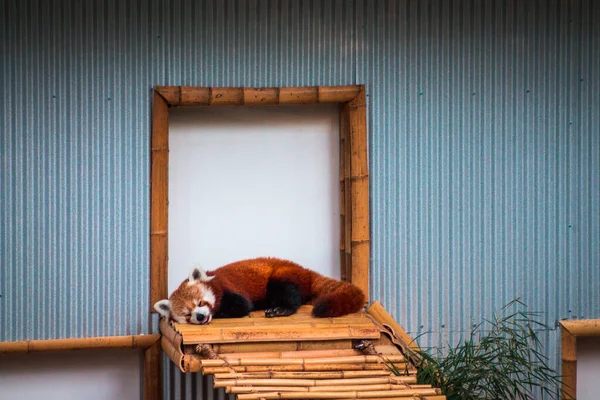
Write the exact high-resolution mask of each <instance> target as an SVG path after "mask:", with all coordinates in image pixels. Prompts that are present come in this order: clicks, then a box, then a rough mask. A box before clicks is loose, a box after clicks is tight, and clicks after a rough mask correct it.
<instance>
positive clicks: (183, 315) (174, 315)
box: [154, 258, 366, 324]
mask: <svg viewBox="0 0 600 400" xmlns="http://www.w3.org/2000/svg"><path fill="white" fill-rule="evenodd" d="M365 301H366V299H365V295H364V293H363V292H362V290H361V289H360V288H358V287H357V286H355V285H353V284H351V283H348V282H343V281H339V280H336V279H332V278H328V277H325V276H323V275H320V274H318V273H317V272H314V271H311V270H309V269H306V268H304V267H302V266H300V265H298V264H296V263H294V262H292V261H288V260H282V259H278V258H255V259H251V260H243V261H237V262H234V263H231V264H228V265H225V266H223V267H220V268H218V269H216V270H214V271H211V272H210V271H209V272H208V273H207V272H205V271H203V270H202V269H201V268H199V267H196V268H194V269H193V270H192V272H191V273H190V276H189V278H188V279H186V280H185V281H183V282H182V283H181V285H179V287H178V288H177V289H175V291H174V292H173V293H172V294H171V296H170V297H169V299H168V300H167V299H165V300H161V301H158V302H157V303H156V304H154V308H155V309H156V311H158V312H159V313H160V314H161V315H162V316H164V317H165V318H167V319H170V320H173V321H175V322H179V323H182V324H183V323H192V324H208V323H209V322H210V321H211V320H212V318H240V317H244V316H246V315H248V314H249V313H250V311H254V310H264V311H265V316H266V317H269V318H270V317H280V316H288V315H292V314H294V313H295V312H296V311H297V310H298V308H299V307H300V306H301V305H302V304H313V310H312V315H313V316H315V317H339V316H342V315H346V314H350V313H354V312H357V311H359V310H360V309H361V308H362V307H363V306H364V304H365Z"/></svg>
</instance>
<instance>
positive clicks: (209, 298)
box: [202, 285, 216, 307]
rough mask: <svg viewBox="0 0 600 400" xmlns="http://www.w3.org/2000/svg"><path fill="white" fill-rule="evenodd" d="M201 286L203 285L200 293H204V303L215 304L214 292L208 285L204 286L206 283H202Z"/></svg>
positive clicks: (212, 305)
mask: <svg viewBox="0 0 600 400" xmlns="http://www.w3.org/2000/svg"><path fill="white" fill-rule="evenodd" d="M202 286H204V287H203V288H202V289H203V290H202V293H203V294H204V295H203V296H202V300H203V301H204V302H205V303H208V304H210V306H211V307H214V306H215V301H216V298H215V293H214V292H213V291H212V289H211V288H209V287H208V286H206V285H202Z"/></svg>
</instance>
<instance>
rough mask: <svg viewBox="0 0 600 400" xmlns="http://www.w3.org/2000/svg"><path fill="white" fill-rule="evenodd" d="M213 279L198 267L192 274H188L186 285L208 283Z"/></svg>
mask: <svg viewBox="0 0 600 400" xmlns="http://www.w3.org/2000/svg"><path fill="white" fill-rule="evenodd" d="M213 278H214V276H208V275H206V271H204V270H203V269H202V268H200V267H194V269H193V270H192V272H190V277H189V278H188V283H189V284H193V283H197V282H209V281H211V280H212V279H213Z"/></svg>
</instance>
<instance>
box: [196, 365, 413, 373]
mask: <svg viewBox="0 0 600 400" xmlns="http://www.w3.org/2000/svg"><path fill="white" fill-rule="evenodd" d="M396 366H397V367H398V368H400V369H402V370H405V369H406V368H407V365H406V364H405V363H398V364H396ZM384 368H386V367H385V366H384V365H383V364H320V365H319V364H314V365H312V364H304V365H302V364H288V365H248V366H232V367H202V373H204V374H206V375H212V374H218V373H228V372H266V371H277V372H296V371H365V370H377V371H382V370H384ZM386 371H387V369H386ZM387 372H389V371H387ZM416 373H417V372H416V370H415V369H413V368H411V369H408V375H414V374H416Z"/></svg>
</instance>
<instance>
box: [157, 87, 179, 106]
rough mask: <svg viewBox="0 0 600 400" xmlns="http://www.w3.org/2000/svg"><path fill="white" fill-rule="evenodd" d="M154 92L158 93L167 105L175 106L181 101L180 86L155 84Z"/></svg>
mask: <svg viewBox="0 0 600 400" xmlns="http://www.w3.org/2000/svg"><path fill="white" fill-rule="evenodd" d="M154 92H155V93H159V94H160V96H161V97H162V98H163V99H165V100H166V102H167V104H168V105H171V106H177V105H179V103H180V101H181V86H156V87H155V88H154Z"/></svg>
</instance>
